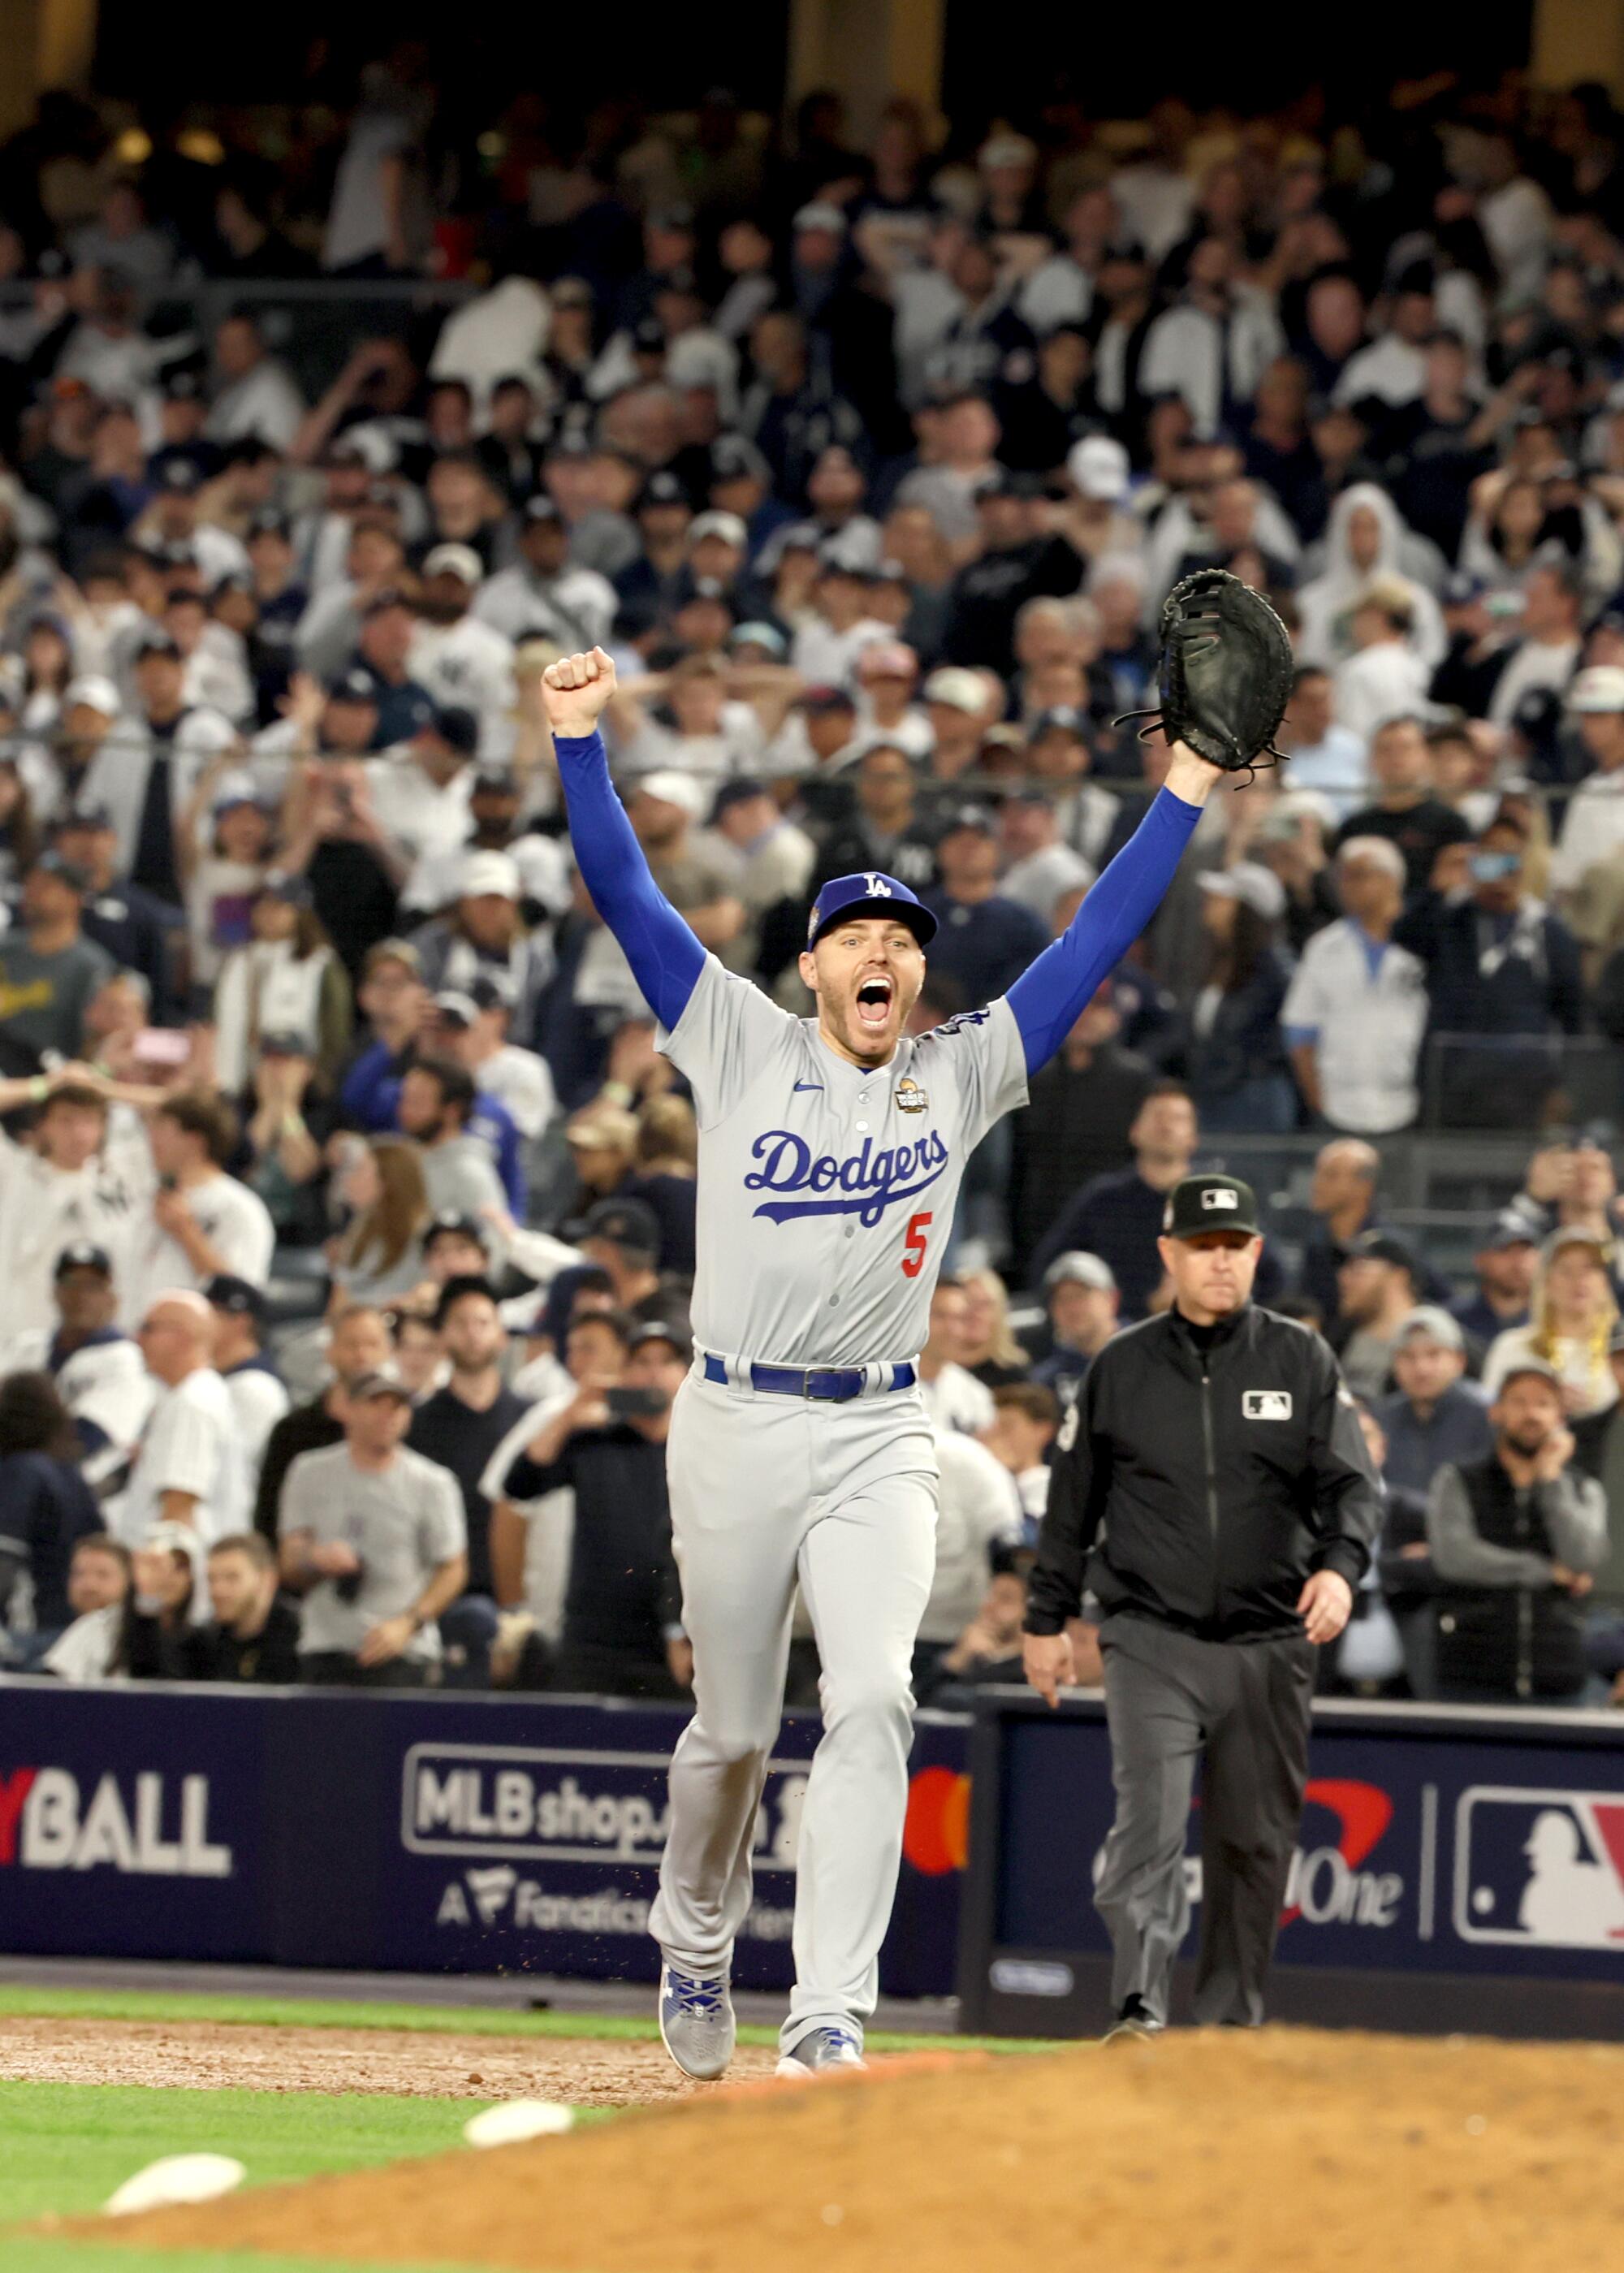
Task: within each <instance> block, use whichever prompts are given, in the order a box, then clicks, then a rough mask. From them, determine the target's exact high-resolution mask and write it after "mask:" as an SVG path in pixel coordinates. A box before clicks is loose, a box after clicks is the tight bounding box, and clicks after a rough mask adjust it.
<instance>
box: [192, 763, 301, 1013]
mask: <svg viewBox="0 0 1624 2273" xmlns="http://www.w3.org/2000/svg"><path fill="white" fill-rule="evenodd" d="M224 766H225V760H224V759H223V758H221V759H219V760H217V761H214V763H213V764H212V765H210V766H208V767H206V769H205V770H204V771H203V773H201V774H200V775H199V776H198V785H197V787H196V789H195V790H194V791H192V794H191V797H190V798H189V799H187V801H186V804H185V806H183V809H182V812H181V815H180V824H179V828H178V829H177V832H176V866H177V867H178V869H179V871H180V878H181V884H182V888H183V891H184V894H185V902H184V904H185V910H186V928H187V944H188V949H189V957H188V971H189V975H190V978H191V984H192V987H193V989H194V992H195V995H196V996H197V997H198V998H199V999H200V1000H201V1001H202V1002H203V1003H204V1004H206V1002H207V1000H208V995H209V993H210V991H211V990H212V989H213V985H214V981H215V980H216V979H217V978H218V977H219V976H220V971H221V964H223V963H224V961H225V958H226V956H228V955H229V954H230V953H231V952H232V950H233V949H236V948H239V947H242V946H243V945H244V944H245V942H246V941H247V940H248V938H249V935H250V925H249V911H250V909H251V906H252V904H253V900H254V895H255V894H256V892H258V889H259V887H260V885H261V884H262V883H263V882H264V881H265V879H266V876H267V875H268V874H270V872H271V855H272V848H273V844H274V841H275V829H276V807H275V804H274V801H273V800H272V799H268V798H265V797H262V796H261V795H260V793H259V791H258V788H257V787H256V785H255V783H254V781H253V779H252V778H251V776H249V775H248V774H245V773H227V772H226V771H225V770H224Z"/></svg>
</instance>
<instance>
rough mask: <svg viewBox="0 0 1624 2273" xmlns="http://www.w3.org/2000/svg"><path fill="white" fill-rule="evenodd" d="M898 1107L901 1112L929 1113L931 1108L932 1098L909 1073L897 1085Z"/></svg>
mask: <svg viewBox="0 0 1624 2273" xmlns="http://www.w3.org/2000/svg"><path fill="white" fill-rule="evenodd" d="M896 1109H897V1111H898V1112H899V1113H928V1112H929V1111H930V1109H931V1100H930V1099H929V1098H928V1097H927V1096H926V1095H925V1093H924V1090H922V1089H921V1088H920V1086H919V1084H918V1083H917V1081H913V1080H910V1079H909V1076H908V1075H907V1074H904V1075H903V1076H902V1080H901V1081H899V1082H898V1084H897V1085H896Z"/></svg>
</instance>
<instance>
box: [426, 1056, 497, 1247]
mask: <svg viewBox="0 0 1624 2273" xmlns="http://www.w3.org/2000/svg"><path fill="white" fill-rule="evenodd" d="M481 1102H482V1100H481V1099H480V1096H479V1092H478V1091H477V1090H476V1089H475V1084H474V1077H473V1076H472V1075H471V1074H470V1073H468V1072H467V1071H466V1070H465V1069H463V1068H462V1067H461V1066H460V1065H458V1064H456V1063H455V1062H454V1061H453V1060H452V1059H449V1058H438V1057H421V1058H416V1059H415V1060H414V1061H413V1062H412V1063H411V1064H410V1065H408V1068H407V1069H406V1072H405V1074H404V1076H402V1078H401V1082H400V1104H399V1106H398V1107H397V1108H396V1120H397V1122H398V1125H399V1127H400V1133H401V1135H402V1136H405V1137H411V1138H412V1139H413V1140H414V1142H415V1144H417V1145H418V1146H419V1147H420V1148H421V1150H422V1153H423V1182H424V1183H425V1185H426V1186H427V1189H428V1194H429V1204H430V1207H431V1208H432V1209H433V1210H434V1212H435V1213H436V1214H439V1213H442V1212H445V1211H447V1210H450V1211H454V1212H456V1213H457V1214H459V1215H464V1216H471V1217H474V1218H475V1219H478V1218H480V1217H482V1216H483V1214H484V1212H485V1210H486V1209H487V1208H492V1207H494V1208H498V1209H502V1210H503V1211H508V1210H511V1211H512V1212H513V1214H514V1215H515V1216H518V1217H520V1218H522V1217H523V1214H524V1190H523V1185H522V1182H520V1178H521V1176H522V1170H521V1168H520V1163H519V1159H518V1143H517V1137H516V1133H515V1131H514V1129H513V1122H512V1121H511V1120H509V1119H508V1117H507V1115H506V1114H505V1113H503V1112H502V1109H501V1107H500V1106H497V1105H496V1103H495V1100H494V1099H491V1100H488V1101H487V1102H486V1110H485V1111H484V1113H483V1114H482V1113H481V1111H480V1107H481ZM476 1119H479V1120H481V1121H483V1130H481V1129H475V1120H476ZM486 1132H489V1133H486ZM492 1135H494V1136H496V1137H497V1138H498V1142H499V1143H502V1144H504V1148H505V1150H506V1151H507V1152H508V1154H509V1158H508V1159H507V1161H506V1163H505V1167H506V1172H507V1174H508V1176H511V1178H512V1179H513V1182H512V1183H511V1184H509V1183H508V1182H505V1179H504V1176H503V1174H501V1173H499V1169H498V1159H497V1158H496V1156H495V1152H494V1151H493V1146H492V1144H491V1141H490V1137H491V1136H492Z"/></svg>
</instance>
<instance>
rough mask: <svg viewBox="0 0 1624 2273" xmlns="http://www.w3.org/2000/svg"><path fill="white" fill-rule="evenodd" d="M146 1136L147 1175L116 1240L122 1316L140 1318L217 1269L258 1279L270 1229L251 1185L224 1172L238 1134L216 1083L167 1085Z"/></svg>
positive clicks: (266, 1272)
mask: <svg viewBox="0 0 1624 2273" xmlns="http://www.w3.org/2000/svg"><path fill="white" fill-rule="evenodd" d="M146 1141H147V1146H148V1149H149V1152H150V1155H151V1175H152V1179H153V1182H152V1184H151V1185H150V1186H147V1187H146V1188H144V1189H142V1190H141V1192H140V1194H139V1198H138V1203H137V1208H136V1213H135V1219H134V1220H133V1222H132V1223H131V1226H130V1227H129V1228H128V1230H127V1232H126V1234H125V1239H124V1242H123V1258H122V1268H121V1272H120V1281H121V1283H120V1287H119V1294H120V1302H121V1316H122V1317H123V1318H125V1319H127V1320H131V1321H134V1320H138V1319H139V1318H141V1317H144V1316H145V1315H146V1309H147V1308H148V1306H149V1305H150V1304H151V1303H152V1302H154V1301H155V1300H156V1299H157V1298H158V1297H159V1295H160V1294H164V1293H167V1292H168V1291H171V1290H173V1289H175V1288H177V1287H181V1288H186V1287H190V1288H197V1287H202V1286H204V1285H205V1284H206V1282H207V1281H208V1280H209V1279H212V1278H213V1277H214V1275H215V1274H216V1272H221V1271H228V1272H231V1273H232V1274H233V1276H234V1277H236V1278H238V1279H247V1280H248V1281H249V1283H250V1284H251V1286H255V1287H263V1286H264V1285H265V1283H266V1279H268V1278H269V1276H270V1272H271V1257H272V1254H273V1249H274V1248H275V1244H276V1234H275V1230H274V1227H273V1225H272V1222H271V1218H270V1214H269V1212H268V1211H267V1210H266V1204H265V1202H264V1201H263V1200H262V1199H261V1198H260V1197H259V1196H258V1193H257V1192H252V1191H250V1189H248V1186H247V1185H246V1184H244V1183H242V1182H239V1181H238V1180H237V1178H236V1177H235V1176H232V1175H228V1174H227V1172H226V1163H227V1161H228V1160H229V1159H231V1157H232V1155H233V1154H234V1153H235V1152H236V1146H237V1141H238V1129H237V1118H236V1113H235V1112H234V1111H233V1110H232V1107H231V1106H229V1105H228V1103H227V1101H226V1100H225V1099H223V1098H222V1097H221V1096H220V1095H219V1094H218V1092H217V1091H213V1090H208V1089H202V1088H193V1089H176V1090H170V1091H168V1092H167V1093H166V1095H165V1097H164V1099H163V1101H162V1103H161V1104H160V1105H158V1106H154V1107H153V1110H152V1112H151V1114H150V1117H149V1118H148V1121H147V1124H146Z"/></svg>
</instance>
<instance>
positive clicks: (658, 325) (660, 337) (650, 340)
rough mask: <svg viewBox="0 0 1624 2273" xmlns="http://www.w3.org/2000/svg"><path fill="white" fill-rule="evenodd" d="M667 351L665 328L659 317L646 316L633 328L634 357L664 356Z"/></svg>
mask: <svg viewBox="0 0 1624 2273" xmlns="http://www.w3.org/2000/svg"><path fill="white" fill-rule="evenodd" d="M665 349H666V331H665V326H664V325H663V324H662V322H661V321H660V319H659V318H658V317H657V316H645V317H643V318H642V319H641V320H640V322H638V323H635V324H633V325H632V353H633V355H663V354H664V353H665Z"/></svg>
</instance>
